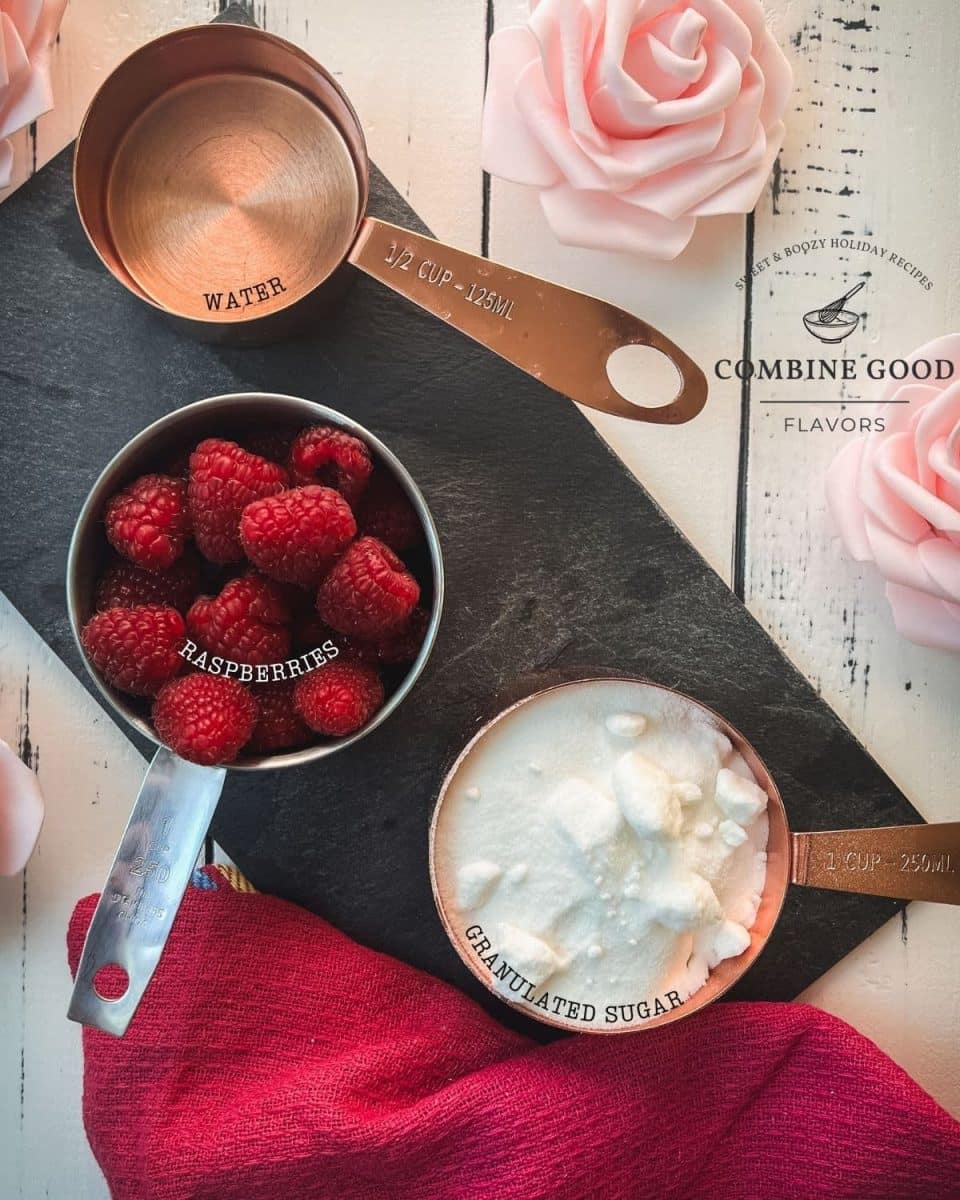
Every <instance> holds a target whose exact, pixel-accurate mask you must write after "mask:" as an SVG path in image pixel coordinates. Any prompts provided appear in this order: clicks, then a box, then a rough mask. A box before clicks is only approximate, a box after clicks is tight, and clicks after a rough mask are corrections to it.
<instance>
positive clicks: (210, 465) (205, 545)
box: [187, 438, 287, 563]
mask: <svg viewBox="0 0 960 1200" xmlns="http://www.w3.org/2000/svg"><path fill="white" fill-rule="evenodd" d="M286 485H287V473H286V471H285V470H284V469H283V467H278V466H277V464H276V463H272V462H268V461H267V460H266V459H265V458H260V456H259V455H257V454H250V453H248V452H247V451H246V450H244V449H243V448H242V447H241V446H238V445H237V444H236V442H227V441H224V440H223V439H222V438H207V439H206V441H203V442H201V443H200V445H199V446H198V447H197V448H196V450H194V452H193V453H192V454H191V455H190V483H189V485H188V487H187V498H188V501H189V505H190V515H191V517H192V518H193V531H194V538H195V540H196V543H197V546H198V548H199V550H200V553H201V554H203V555H204V556H205V557H206V558H209V559H210V560H211V561H212V562H218V563H229V562H241V561H242V560H243V547H242V546H241V545H240V533H239V528H240V515H241V513H242V512H243V510H244V509H245V508H246V506H247V505H248V504H250V503H251V501H253V500H259V499H261V497H263V496H273V495H274V494H275V493H277V492H281V491H283V489H284V488H285V487H286Z"/></svg>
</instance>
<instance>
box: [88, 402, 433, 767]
mask: <svg viewBox="0 0 960 1200" xmlns="http://www.w3.org/2000/svg"><path fill="white" fill-rule="evenodd" d="M242 440H243V443H244V444H243V445H241V444H239V443H238V442H233V441H227V440H225V439H224V438H207V439H206V440H205V441H202V442H201V443H200V444H199V445H198V446H197V447H196V448H195V449H194V450H193V452H192V453H191V454H190V456H189V465H188V467H187V468H186V469H185V470H184V469H183V460H182V459H181V462H180V470H179V471H178V470H177V468H176V467H175V468H173V469H171V471H170V473H169V474H150V475H143V476H141V477H140V478H139V479H135V480H134V481H133V482H132V483H131V484H129V485H128V486H127V487H125V488H124V489H123V490H122V491H121V492H118V493H117V494H116V495H115V496H113V497H112V498H111V499H110V501H109V502H108V504H107V507H106V511H105V514H104V521H105V525H106V535H107V540H108V541H109V543H110V545H111V546H112V547H113V549H114V550H115V551H116V554H117V557H116V558H115V559H114V561H113V562H112V563H111V564H110V565H108V566H107V568H106V569H105V571H104V573H103V574H102V575H101V577H100V579H99V581H98V583H97V587H96V595H95V608H96V612H95V614H94V616H92V617H91V618H90V620H89V621H88V622H87V623H86V625H85V626H84V628H83V631H82V634H81V641H82V643H83V648H84V650H85V652H86V654H87V657H88V658H89V660H90V662H91V663H92V664H93V666H94V667H95V668H96V670H97V671H98V672H99V673H100V674H101V675H102V676H103V678H104V679H105V680H106V682H107V683H108V684H110V685H111V686H112V687H114V688H117V689H119V690H120V691H122V692H127V693H129V694H130V695H133V696H142V697H149V698H150V699H151V700H152V711H151V715H152V720H153V724H154V727H155V729H156V732H157V735H158V737H159V738H160V740H161V741H163V742H164V743H166V745H168V746H169V747H170V748H171V749H172V750H174V751H175V752H176V753H177V754H179V755H181V756H182V757H183V758H187V759H190V760H191V761H192V762H197V763H202V764H204V765H208V766H210V765H214V764H217V763H227V762H231V761H233V760H234V759H235V758H236V757H237V755H238V754H239V753H240V752H241V751H246V752H247V753H248V754H258V755H260V754H272V753H275V752H283V751H287V750H293V749H296V748H298V747H301V746H305V745H308V744H309V743H311V742H313V741H315V740H317V738H318V736H319V737H322V738H331V737H334V738H336V737H345V736H346V735H347V734H350V733H353V732H354V731H355V730H357V729H359V728H360V727H361V726H362V725H364V724H365V723H366V722H367V721H369V720H370V718H371V717H372V716H373V714H374V713H375V712H376V711H377V710H378V709H379V708H380V707H381V706H382V705H383V702H384V695H385V688H384V674H386V675H387V676H389V675H390V673H391V668H395V667H401V666H403V664H407V663H410V662H412V661H413V659H414V658H416V656H417V652H418V651H419V649H420V646H421V644H422V642H423V638H424V634H425V632H426V628H427V624H428V614H427V611H426V609H425V608H424V607H423V606H422V605H421V603H420V584H419V583H418V581H417V579H416V577H415V575H414V573H413V572H412V571H411V570H410V568H409V567H408V566H407V565H406V564H405V562H404V560H403V559H402V558H401V557H400V556H401V555H402V554H408V552H410V551H414V555H413V557H414V558H416V557H417V555H416V547H417V546H418V545H419V544H420V543H422V541H423V529H422V526H421V524H420V520H419V518H418V516H417V514H416V512H415V511H414V509H413V507H412V505H411V504H410V501H409V500H408V498H407V496H406V494H405V492H404V491H403V489H402V488H401V487H400V485H399V483H398V482H397V481H396V479H395V478H394V477H393V475H392V474H390V473H389V472H388V471H387V470H386V469H385V468H384V467H382V466H375V465H374V461H373V459H372V458H371V456H370V451H369V450H368V448H367V446H366V445H365V444H364V443H363V442H362V441H360V440H359V439H358V438H356V437H353V436H352V435H351V434H349V433H347V432H345V431H344V430H342V429H337V428H334V427H332V426H329V425H316V426H313V427H311V428H309V429H302V430H300V432H298V433H296V434H295V435H294V434H293V433H288V434H286V435H283V434H280V433H263V434H260V435H254V436H252V437H250V438H246V439H242ZM205 590H206V592H209V593H211V594H205ZM188 640H189V641H192V642H193V643H194V644H195V646H196V647H199V649H200V651H206V652H207V653H208V654H209V655H210V656H214V655H216V656H220V657H221V658H222V659H223V660H225V661H230V662H236V663H241V664H249V665H250V666H252V667H257V666H264V665H272V664H275V663H280V662H285V661H287V660H288V659H290V657H291V655H293V656H296V655H299V654H303V653H304V652H307V651H311V650H314V649H316V648H317V647H320V646H323V645H324V643H327V642H332V643H333V645H334V646H335V647H336V651H335V652H330V651H329V650H328V653H327V654H325V655H323V656H322V658H321V661H322V660H323V659H325V660H326V661H325V662H324V663H323V665H321V666H319V667H317V668H316V669H314V670H309V671H307V672H306V673H304V674H301V675H300V676H299V677H298V678H291V679H283V680H281V681H279V682H268V683H251V684H249V685H248V686H247V685H245V684H243V683H241V682H239V681H238V680H237V679H236V678H233V677H229V676H225V675H223V674H210V673H205V672H202V671H198V670H193V669H192V668H191V666H190V664H189V663H188V661H187V659H186V658H185V657H184V655H183V654H182V653H181V652H182V651H183V650H184V648H185V647H186V644H187V642H188ZM257 674H259V675H260V677H261V678H263V677H264V675H265V674H266V672H264V671H261V672H256V673H254V677H256V675H257Z"/></svg>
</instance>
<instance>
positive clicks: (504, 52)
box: [480, 26, 561, 187]
mask: <svg viewBox="0 0 960 1200" xmlns="http://www.w3.org/2000/svg"><path fill="white" fill-rule="evenodd" d="M528 68H529V69H530V70H540V69H541V67H540V48H539V46H538V44H537V40H536V38H535V37H534V36H533V34H532V33H531V32H530V30H529V29H527V28H526V27H519V26H518V27H516V28H511V29H502V30H500V31H499V32H498V33H495V34H494V35H493V37H492V38H491V39H490V68H489V73H488V76H487V94H486V96H485V98H484V102H483V122H482V125H481V133H480V156H481V162H482V163H483V168H484V170H485V171H489V172H490V173H491V174H492V175H498V176H499V177H500V178H501V179H512V180H513V181H514V182H515V183H526V184H532V185H533V186H535V187H550V186H552V185H553V184H554V183H556V182H557V181H558V180H559V179H560V178H561V174H560V171H559V170H558V168H557V165H556V163H555V162H554V161H553V160H552V159H551V157H550V155H549V154H548V153H547V152H546V151H545V150H544V148H543V146H542V145H541V143H540V141H539V139H538V138H536V137H535V136H534V135H533V134H532V133H531V132H530V130H529V129H528V127H527V123H526V121H525V120H524V118H523V117H522V116H521V114H520V112H519V110H518V109H517V106H516V102H515V94H514V89H515V86H516V82H517V77H518V76H519V75H520V74H521V72H523V71H524V70H526V69H528Z"/></svg>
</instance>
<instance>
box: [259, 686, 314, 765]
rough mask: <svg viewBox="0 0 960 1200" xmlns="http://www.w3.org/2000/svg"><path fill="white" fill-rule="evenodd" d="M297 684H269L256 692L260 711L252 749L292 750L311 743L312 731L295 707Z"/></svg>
mask: <svg viewBox="0 0 960 1200" xmlns="http://www.w3.org/2000/svg"><path fill="white" fill-rule="evenodd" d="M293 688H294V681H293V680H287V681H284V682H283V683H265V684H261V686H260V687H256V688H254V689H253V694H254V696H255V697H256V699H257V704H258V705H259V708H260V715H259V717H258V718H257V727H256V729H254V731H253V737H252V738H251V739H250V747H249V748H250V749H251V750H255V751H256V752H257V753H258V754H272V753H273V752H274V751H275V750H292V749H294V748H295V747H297V746H303V745H305V744H306V743H307V742H309V741H310V729H309V728H308V727H307V725H306V724H305V722H304V720H303V718H302V717H301V716H300V714H299V713H298V712H297V710H296V709H295V708H294V706H293Z"/></svg>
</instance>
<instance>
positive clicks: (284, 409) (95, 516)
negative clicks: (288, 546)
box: [67, 392, 444, 771]
mask: <svg viewBox="0 0 960 1200" xmlns="http://www.w3.org/2000/svg"><path fill="white" fill-rule="evenodd" d="M263 414H269V419H270V420H273V421H275V422H278V423H280V424H282V425H291V426H292V425H296V424H297V423H301V424H310V423H316V422H317V421H323V422H325V423H328V424H331V425H336V426H338V427H339V428H341V429H345V430H347V431H348V432H349V433H352V434H354V435H355V436H356V437H358V438H361V439H362V440H363V441H364V442H365V443H366V444H367V446H368V447H369V448H370V450H371V452H372V453H373V455H374V458H375V460H376V461H378V462H379V463H381V464H383V465H385V466H386V467H387V468H388V469H389V470H390V472H391V473H392V475H393V476H394V478H395V479H396V480H397V482H398V483H399V484H400V485H401V487H402V488H403V490H404V492H405V493H406V495H407V497H408V499H409V500H410V502H411V504H412V505H413V507H414V509H415V511H416V513H417V516H418V517H419V519H420V523H421V525H422V527H423V531H424V536H425V538H426V544H427V550H428V552H429V555H430V565H431V571H432V577H433V578H432V583H433V597H432V606H431V611H430V620H429V623H428V625H427V631H426V634H425V636H424V640H423V644H422V645H421V647H420V651H419V653H418V655H417V657H416V659H415V660H414V661H413V662H412V663H411V664H410V666H409V668H408V671H407V674H406V675H405V676H404V678H403V681H402V682H401V683H400V685H399V687H398V688H397V689H396V691H395V692H393V694H392V695H391V696H389V697H388V699H387V701H386V703H385V704H384V706H383V708H381V709H380V711H379V712H378V713H377V714H376V715H375V716H374V717H373V718H372V720H370V721H369V722H368V723H367V724H366V725H364V726H363V728H361V729H359V730H357V732H356V733H353V734H350V735H349V736H348V737H345V738H339V739H336V740H331V741H329V742H325V743H320V744H318V745H314V746H308V747H305V748H304V749H301V750H293V751H289V752H287V753H285V754H273V755H255V756H254V755H251V756H249V757H247V758H241V759H240V760H238V761H237V762H232V763H229V764H228V766H229V768H230V769H231V770H237V771H263V770H273V769H274V768H279V767H293V766H300V765H302V764H304V763H308V762H315V761H317V760H319V759H322V758H326V757H327V756H328V755H330V754H335V753H336V752H337V751H339V750H344V749H346V748H347V746H351V745H353V744H354V743H355V742H358V741H360V739H361V738H364V737H366V736H367V734H369V733H372V732H373V730H374V729H376V728H377V727H378V726H379V725H382V724H383V722H384V721H386V720H387V718H388V717H389V716H390V715H391V714H392V713H393V712H394V711H395V710H396V709H397V708H398V707H399V706H400V704H401V703H402V702H403V701H404V700H405V699H406V697H407V696H408V695H409V693H410V692H411V690H412V689H413V686H414V684H415V683H416V682H417V679H418V678H419V676H420V674H421V673H422V671H423V669H424V667H425V666H426V663H427V659H428V658H429V657H430V653H431V651H432V650H433V646H434V643H435V642H436V637H437V631H438V629H439V626H440V617H441V613H442V609H443V596H444V572H443V559H442V555H441V551H440V540H439V536H438V534H437V528H436V525H435V524H434V521H433V517H432V515H431V513H430V510H429V508H428V507H427V503H426V501H425V500H424V498H423V495H422V493H421V492H420V489H419V488H418V487H417V485H416V483H415V482H414V480H413V478H412V476H411V475H410V473H409V472H408V471H407V469H406V468H405V467H404V466H403V464H402V463H401V462H400V460H399V459H398V458H397V457H396V455H395V454H394V453H393V452H392V451H391V450H390V449H389V448H388V447H387V446H386V445H385V444H384V443H383V442H382V441H381V440H380V439H379V438H378V437H376V435H375V434H373V433H371V432H370V431H369V430H368V429H366V428H365V427H364V426H362V425H360V424H359V423H358V422H356V421H354V420H352V419H351V418H350V417H348V416H346V415H345V414H344V413H341V412H338V411H337V410H336V409H332V408H328V407H327V406H326V405H323V404H317V403H315V402H314V401H312V400H304V399H302V398H300V397H298V396H286V395H280V394H277V393H270V392H240V393H234V394H227V395H223V396H211V397H209V398H207V399H204V400H197V401H194V402H193V403H192V404H188V405H185V406H184V407H183V408H179V409H176V410H175V411H173V412H171V413H167V414H166V415H165V416H163V417H161V418H160V419H159V420H157V421H154V422H153V423H152V424H150V425H148V426H147V427H146V428H145V429H143V430H141V431H140V433H138V434H137V435H136V436H135V437H133V438H131V439H130V441H129V442H127V443H126V445H124V446H123V447H122V449H120V450H119V451H118V452H117V453H116V454H115V455H114V456H113V458H111V460H110V461H109V462H108V463H107V465H106V466H105V467H104V468H103V470H102V471H101V473H100V475H99V477H98V478H97V481H96V482H95V483H94V485H93V487H92V488H91V489H90V492H89V493H88V495H87V498H86V500H85V501H84V503H83V507H82V509H81V510H80V515H79V516H78V518H77V522H76V525H75V526H74V530H73V536H72V537H71V539H70V549H69V552H68V555H67V613H68V616H69V618H70V627H71V631H72V633H73V638H74V642H75V644H76V646H77V649H78V651H79V653H80V657H81V659H82V660H83V664H84V666H85V667H86V669H87V672H88V673H89V675H90V677H91V679H92V680H93V682H94V684H95V686H96V688H97V691H98V692H99V693H100V695H101V696H102V697H103V698H104V699H105V700H106V702H107V704H108V706H109V708H110V709H112V710H113V712H114V713H116V714H117V715H118V716H121V717H123V719H124V720H125V721H127V722H129V723H130V724H131V725H133V726H134V727H135V728H136V729H137V730H138V731H139V732H140V733H142V734H143V735H144V736H145V737H146V738H148V739H149V740H150V741H151V742H153V743H155V744H156V745H158V746H160V745H162V744H163V743H162V742H161V741H160V739H159V738H158V737H157V734H156V731H155V730H154V729H153V726H152V725H151V724H150V723H149V721H147V720H146V719H145V717H144V716H143V715H142V714H141V713H140V712H138V711H137V709H136V708H135V707H134V706H133V704H132V703H131V702H130V698H128V697H126V696H124V695H123V694H122V693H121V692H119V691H117V690H115V689H114V688H111V687H110V686H109V685H108V684H107V683H106V682H105V681H104V680H103V679H102V678H101V676H100V674H99V672H98V671H97V670H96V669H95V668H94V666H93V664H92V663H91V662H90V661H89V660H88V658H87V655H86V652H85V651H84V649H83V644H82V642H81V639H80V632H81V630H82V628H83V626H84V624H85V623H86V621H87V620H88V618H89V617H90V616H91V615H92V613H93V591H94V587H95V583H96V577H97V572H98V570H99V568H100V566H101V565H102V562H103V560H104V558H105V557H106V556H107V554H108V550H109V548H108V546H107V542H106V537H105V535H104V533H103V512H104V508H105V506H106V503H107V501H108V499H109V498H110V496H111V495H113V493H114V492H116V491H117V490H118V489H119V488H121V487H123V486H125V485H126V484H127V483H129V482H131V480H133V479H135V478H136V477H137V476H138V475H140V474H143V473H144V472H145V470H147V469H149V467H150V464H151V463H153V464H155V463H156V460H157V458H158V456H160V455H162V453H163V452H164V451H165V450H166V451H167V452H169V451H171V450H173V449H174V448H175V447H177V446H181V447H182V445H183V443H184V441H187V442H189V441H190V440H191V439H192V438H193V437H194V436H196V437H197V440H200V438H202V437H207V436H213V434H214V433H215V432H216V429H217V428H222V426H223V425H226V426H227V427H228V428H229V429H230V430H231V431H233V432H236V431H237V430H238V429H239V428H242V427H244V426H246V427H249V428H253V427H257V426H258V423H259V422H260V421H261V420H262V416H263ZM218 422H219V423H220V425H219V426H218V425H217V423H218Z"/></svg>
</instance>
